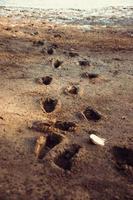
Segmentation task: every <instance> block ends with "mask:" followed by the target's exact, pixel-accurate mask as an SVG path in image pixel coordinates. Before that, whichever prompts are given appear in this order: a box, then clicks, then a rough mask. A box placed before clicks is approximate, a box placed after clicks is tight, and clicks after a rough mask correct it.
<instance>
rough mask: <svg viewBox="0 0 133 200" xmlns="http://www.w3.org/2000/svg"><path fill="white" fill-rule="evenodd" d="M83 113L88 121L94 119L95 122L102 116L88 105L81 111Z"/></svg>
mask: <svg viewBox="0 0 133 200" xmlns="http://www.w3.org/2000/svg"><path fill="white" fill-rule="evenodd" d="M83 114H84V115H85V117H86V119H87V120H88V121H94V122H97V121H99V120H100V119H101V118H102V115H101V114H100V113H99V112H98V111H96V110H94V109H93V108H92V107H90V106H88V107H87V108H86V109H85V111H84V112H83Z"/></svg>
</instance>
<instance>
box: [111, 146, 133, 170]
mask: <svg viewBox="0 0 133 200" xmlns="http://www.w3.org/2000/svg"><path fill="white" fill-rule="evenodd" d="M113 155H114V157H115V161H116V165H117V168H118V169H121V170H126V169H128V167H133V149H129V148H126V147H119V146H114V147H113Z"/></svg>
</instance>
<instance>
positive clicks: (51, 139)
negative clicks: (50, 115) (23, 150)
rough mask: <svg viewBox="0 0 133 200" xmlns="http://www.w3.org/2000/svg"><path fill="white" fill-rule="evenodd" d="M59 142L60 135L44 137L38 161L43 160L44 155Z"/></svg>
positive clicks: (53, 134) (60, 139)
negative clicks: (44, 141) (44, 140)
mask: <svg viewBox="0 0 133 200" xmlns="http://www.w3.org/2000/svg"><path fill="white" fill-rule="evenodd" d="M61 141H62V137H61V136H60V135H57V134H55V133H52V134H50V135H48V136H47V137H46V143H45V145H44V147H43V148H42V150H41V152H40V154H39V159H43V158H44V157H45V156H46V154H47V153H48V152H49V151H50V150H51V149H53V148H54V147H55V146H56V145H58V144H59V143H60V142H61Z"/></svg>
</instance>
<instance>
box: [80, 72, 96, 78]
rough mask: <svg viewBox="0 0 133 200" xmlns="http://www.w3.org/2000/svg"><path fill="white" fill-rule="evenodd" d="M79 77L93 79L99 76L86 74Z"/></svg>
mask: <svg viewBox="0 0 133 200" xmlns="http://www.w3.org/2000/svg"><path fill="white" fill-rule="evenodd" d="M81 76H82V78H89V79H94V78H98V77H99V75H98V74H96V73H88V72H85V73H83V74H82V75H81Z"/></svg>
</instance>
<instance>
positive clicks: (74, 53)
mask: <svg viewBox="0 0 133 200" xmlns="http://www.w3.org/2000/svg"><path fill="white" fill-rule="evenodd" d="M69 56H70V57H76V56H79V54H78V53H76V52H69Z"/></svg>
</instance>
